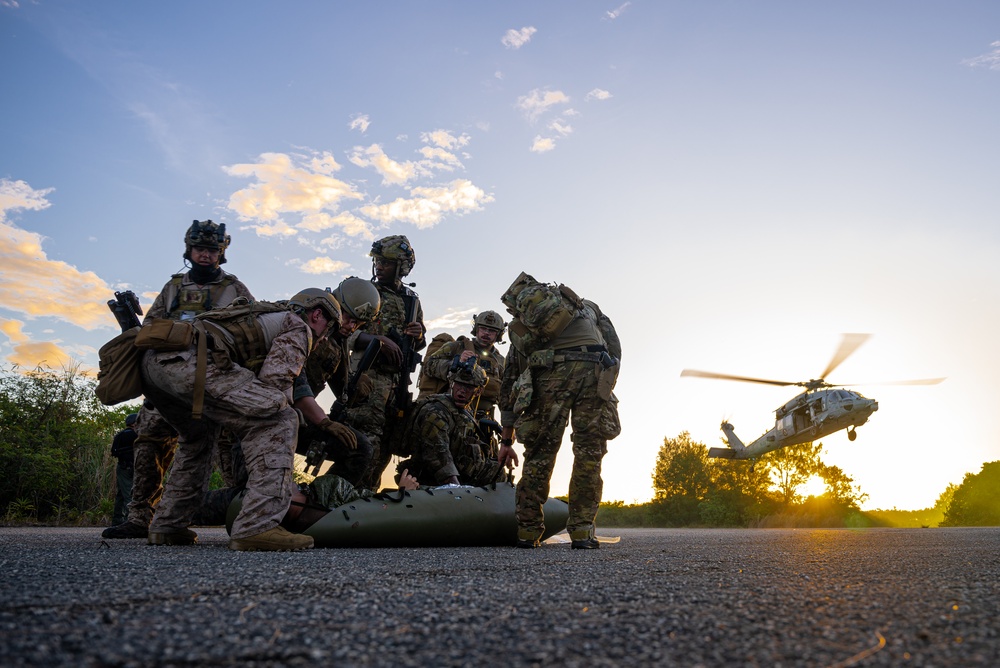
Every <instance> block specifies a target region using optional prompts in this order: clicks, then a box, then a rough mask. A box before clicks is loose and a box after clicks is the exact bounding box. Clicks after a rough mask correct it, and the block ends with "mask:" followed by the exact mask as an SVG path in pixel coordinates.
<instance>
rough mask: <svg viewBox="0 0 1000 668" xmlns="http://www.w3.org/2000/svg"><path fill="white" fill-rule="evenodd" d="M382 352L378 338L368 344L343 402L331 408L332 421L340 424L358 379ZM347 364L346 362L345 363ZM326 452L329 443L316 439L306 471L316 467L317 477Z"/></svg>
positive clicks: (311, 448)
mask: <svg viewBox="0 0 1000 668" xmlns="http://www.w3.org/2000/svg"><path fill="white" fill-rule="evenodd" d="M381 351H382V342H381V341H379V340H378V339H376V338H373V339H372V340H371V341H369V342H368V347H367V348H365V354H364V355H362V356H361V361H360V362H358V368H357V370H355V372H354V373H353V374H352V375H351V377H350V378H349V379H348V381H347V388H346V389H345V390H344V396H343V401H341V400H340V399H337V401H335V402H334V403H333V406H331V407H330V419H331V420H333V421H334V422H339V421H341V419H342V418H343V417H344V412H345V411H346V410H347V407H348V406H349V405H351V403H352V402H353V401H354V395H355V394H357V392H358V379H359V378H360V377H361V374H363V373H364V372H365V371H368V369H370V368H372V364H374V363H375V358H377V357H378V354H379V353H380V352H381ZM344 363H346V360H345V361H344ZM326 450H327V443H326V441H325V440H320V439H314V440H313V441H312V442H311V443H309V450H308V451H307V452H306V471H308V470H309V468H310V467H315V468H314V470H313V472H312V475H317V474H318V473H319V468H320V466H322V465H323V462H324V461H326Z"/></svg>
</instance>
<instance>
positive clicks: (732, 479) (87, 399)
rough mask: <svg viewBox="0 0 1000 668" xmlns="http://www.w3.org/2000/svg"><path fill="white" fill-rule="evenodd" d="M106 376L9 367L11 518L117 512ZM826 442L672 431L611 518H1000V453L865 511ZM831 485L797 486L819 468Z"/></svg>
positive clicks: (943, 521)
mask: <svg viewBox="0 0 1000 668" xmlns="http://www.w3.org/2000/svg"><path fill="white" fill-rule="evenodd" d="M95 386H96V381H95V380H94V379H93V378H91V377H87V376H85V375H83V374H81V373H79V372H78V370H77V369H73V368H70V369H64V370H62V371H52V370H47V369H36V370H34V371H29V372H26V373H23V372H20V371H19V370H18V369H16V368H13V369H9V368H3V367H0V520H2V521H4V522H7V523H12V522H16V523H23V522H40V523H55V524H102V523H107V522H108V520H109V518H110V515H111V511H112V507H113V503H114V491H115V486H114V469H115V462H114V460H113V459H112V458H111V447H110V444H111V440H112V438H113V436H114V434H115V433H116V432H117V431H118V430H119V429H121V428H122V427H123V426H124V422H125V416H126V415H128V414H129V413H133V412H136V411H138V408H139V406H138V404H132V405H122V406H117V407H115V408H107V407H105V406H103V405H101V403H100V402H99V401H98V400H97V397H96V396H95V395H94V387H95ZM821 451H822V445H821V444H811V443H807V444H804V445H801V446H794V447H790V448H784V449H782V450H778V451H775V452H772V453H769V454H767V455H765V456H763V457H761V458H760V459H759V460H758V461H757V462H756V464H755V465H751V464H750V462H745V461H728V460H715V459H709V458H708V448H707V447H706V446H705V445H704V444H703V443H698V442H695V441H692V440H691V437H690V435H689V434H688V433H687V432H684V433H681V434H680V435H678V436H677V438H665V439H664V440H663V445H662V446H661V447H660V450H659V452H658V454H657V458H656V467H655V469H654V471H653V474H652V477H653V488H654V491H655V496H654V499H653V500H652V501H650V502H649V503H643V504H633V505H626V504H625V503H623V502H621V501H613V502H610V503H602V504H601V510H600V513H599V514H598V524H599V525H600V526H602V527H625V526H629V527H694V526H706V527H799V526H810V527H863V526H937V525H940V526H998V525H1000V462H989V463H987V464H984V465H983V468H982V471H980V472H979V473H976V474H972V473H969V474H967V475H966V476H965V479H964V480H963V481H962V483H961V484H960V485H954V484H953V485H949V486H948V488H947V489H946V490H945V491H944V492H942V494H941V495H940V497H939V498H938V501H937V503H936V504H935V505H934V507H933V508H928V509H924V510H914V511H907V510H896V509H893V510H877V511H868V512H862V511H861V510H860V509H859V507H860V504H861V503H863V502H864V500H865V499H866V498H867V495H866V494H864V493H863V492H862V491H861V489H860V487H859V486H857V485H855V484H854V481H853V479H851V478H850V477H849V476H847V475H846V474H844V472H843V471H842V470H840V469H839V468H838V467H836V466H828V465H826V464H824V463H823V461H822V459H821V457H820V454H821ZM814 475H816V476H819V477H820V478H821V479H822V480H823V482H824V484H825V488H826V489H825V492H824V493H823V494H821V495H820V496H816V497H809V498H802V496H801V494H800V493H799V492H798V491H797V490H798V489H799V487H800V486H801V485H802V483H804V482H806V481H807V480H809V479H810V478H811V477H812V476H814Z"/></svg>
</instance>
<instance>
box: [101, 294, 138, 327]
mask: <svg viewBox="0 0 1000 668" xmlns="http://www.w3.org/2000/svg"><path fill="white" fill-rule="evenodd" d="M108 308H109V309H111V312H112V313H113V314H114V316H115V319H116V320H118V326H119V327H121V328H122V331H123V332H126V331H128V330H130V329H132V328H133V327H139V326H140V325H142V323H141V322H139V316H140V315H142V307H140V306H139V298H138V297H136V296H135V293H134V292H132V291H131V290H126V291H125V292H118V291H115V298H114V299H109V300H108Z"/></svg>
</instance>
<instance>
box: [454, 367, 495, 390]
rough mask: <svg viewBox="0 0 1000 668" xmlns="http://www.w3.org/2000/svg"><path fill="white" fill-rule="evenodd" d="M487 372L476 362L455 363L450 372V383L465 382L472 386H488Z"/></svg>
mask: <svg viewBox="0 0 1000 668" xmlns="http://www.w3.org/2000/svg"><path fill="white" fill-rule="evenodd" d="M486 380H487V378H486V372H485V371H484V370H483V368H482V367H481V366H479V365H478V364H475V363H470V362H463V363H461V364H457V365H455V366H454V367H453V368H452V369H451V371H449V372H448V382H449V383H463V384H465V385H471V386H472V387H485V386H486Z"/></svg>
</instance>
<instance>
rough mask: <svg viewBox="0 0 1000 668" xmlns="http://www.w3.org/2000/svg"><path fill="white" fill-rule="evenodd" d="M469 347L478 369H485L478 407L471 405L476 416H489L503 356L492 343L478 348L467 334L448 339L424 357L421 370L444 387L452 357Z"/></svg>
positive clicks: (501, 370)
mask: <svg viewBox="0 0 1000 668" xmlns="http://www.w3.org/2000/svg"><path fill="white" fill-rule="evenodd" d="M465 350H471V351H472V352H474V353H476V361H477V363H478V364H479V366H480V368H482V370H483V371H485V372H486V379H487V381H486V387H484V388H483V393H482V394H481V395H480V397H479V404H478V406H476V405H473V406H471V407H470V408H475V414H476V416H477V417H487V418H490V419H493V407H494V406H495V405H496V403H497V400H498V399H499V398H500V383H501V381H502V379H503V368H504V359H503V355H501V354H500V351H499V350H497V349H496V347H495V346H489V347H488V348H482V347H480V345H479V344H478V343H477V342H476V340H475V339H470V338H469V337H467V336H460V337H458V338H457V339H456V340H454V341H449V342H448V343H445V344H444V345H443V346H441V347H440V348H438V349H437V350H436V351H434V354H433V355H430V356H429V357H428V358H427V359H425V360H424V364H423V368H422V369H421V373H422V374H425V375H427V376H430V377H431V378H437V379H438V380H440V381H441V383H442V389H447V387H448V372H449V371H450V370H451V368H452V363H453V362H454V361H455V358H456V357H458V356H459V355H461V354H462V351H465Z"/></svg>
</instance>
